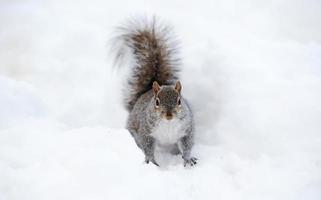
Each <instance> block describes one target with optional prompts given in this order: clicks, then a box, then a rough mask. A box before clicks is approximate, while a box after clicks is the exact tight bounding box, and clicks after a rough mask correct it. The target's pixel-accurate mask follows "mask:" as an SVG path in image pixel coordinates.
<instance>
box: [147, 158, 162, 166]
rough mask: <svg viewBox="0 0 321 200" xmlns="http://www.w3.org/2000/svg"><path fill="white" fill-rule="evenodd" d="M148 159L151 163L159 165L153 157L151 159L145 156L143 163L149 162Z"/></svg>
mask: <svg viewBox="0 0 321 200" xmlns="http://www.w3.org/2000/svg"><path fill="white" fill-rule="evenodd" d="M149 161H150V162H152V163H153V164H154V165H156V166H157V167H159V164H158V163H157V162H156V161H155V159H154V158H152V159H148V158H146V159H145V163H146V164H149Z"/></svg>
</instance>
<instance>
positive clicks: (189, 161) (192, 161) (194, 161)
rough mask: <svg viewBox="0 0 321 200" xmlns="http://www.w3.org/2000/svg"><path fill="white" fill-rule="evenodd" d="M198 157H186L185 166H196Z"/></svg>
mask: <svg viewBox="0 0 321 200" xmlns="http://www.w3.org/2000/svg"><path fill="white" fill-rule="evenodd" d="M197 160H198V159H197V158H195V157H191V158H189V159H184V167H186V165H190V166H194V165H196V164H197Z"/></svg>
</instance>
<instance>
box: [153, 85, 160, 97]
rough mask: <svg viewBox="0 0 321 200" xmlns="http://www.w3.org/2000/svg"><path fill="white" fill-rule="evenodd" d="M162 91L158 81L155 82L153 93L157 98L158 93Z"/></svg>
mask: <svg viewBox="0 0 321 200" xmlns="http://www.w3.org/2000/svg"><path fill="white" fill-rule="evenodd" d="M159 90H160V86H159V85H158V83H157V81H154V82H153V92H154V95H155V96H156V94H157V93H158V91H159Z"/></svg>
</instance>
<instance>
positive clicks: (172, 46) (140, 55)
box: [113, 17, 179, 111]
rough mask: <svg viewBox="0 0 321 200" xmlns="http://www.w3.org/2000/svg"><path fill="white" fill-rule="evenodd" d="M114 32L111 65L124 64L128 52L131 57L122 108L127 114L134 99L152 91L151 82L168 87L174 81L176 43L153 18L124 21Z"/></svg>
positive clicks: (176, 66)
mask: <svg viewBox="0 0 321 200" xmlns="http://www.w3.org/2000/svg"><path fill="white" fill-rule="evenodd" d="M117 30H118V35H117V36H116V38H115V41H114V42H115V43H114V44H116V45H115V46H114V47H115V49H113V51H115V64H118V65H122V64H123V63H125V62H124V59H128V56H126V54H128V53H129V54H130V55H131V58H133V60H132V61H133V62H132V63H130V65H132V66H130V67H131V75H130V77H129V78H128V86H127V87H128V88H126V90H125V93H126V97H125V106H126V108H127V110H128V111H131V110H132V109H133V107H134V105H135V103H136V101H137V99H138V98H139V97H140V96H141V95H142V94H144V93H145V92H147V91H149V90H150V89H152V84H153V82H154V81H157V82H158V83H159V84H160V85H169V84H174V83H175V81H176V80H177V79H178V72H179V69H178V65H179V59H178V58H177V57H176V55H177V41H175V40H174V38H173V35H172V34H171V30H170V28H169V27H167V26H164V25H161V24H160V23H159V22H158V21H157V20H156V18H155V17H154V18H153V19H152V20H148V19H136V20H131V21H128V23H126V24H125V25H124V26H122V27H119V28H118V29H117Z"/></svg>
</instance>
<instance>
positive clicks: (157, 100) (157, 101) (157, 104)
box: [155, 98, 160, 108]
mask: <svg viewBox="0 0 321 200" xmlns="http://www.w3.org/2000/svg"><path fill="white" fill-rule="evenodd" d="M159 104H160V103H159V98H156V101H155V105H156V107H157V108H158V107H159Z"/></svg>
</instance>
